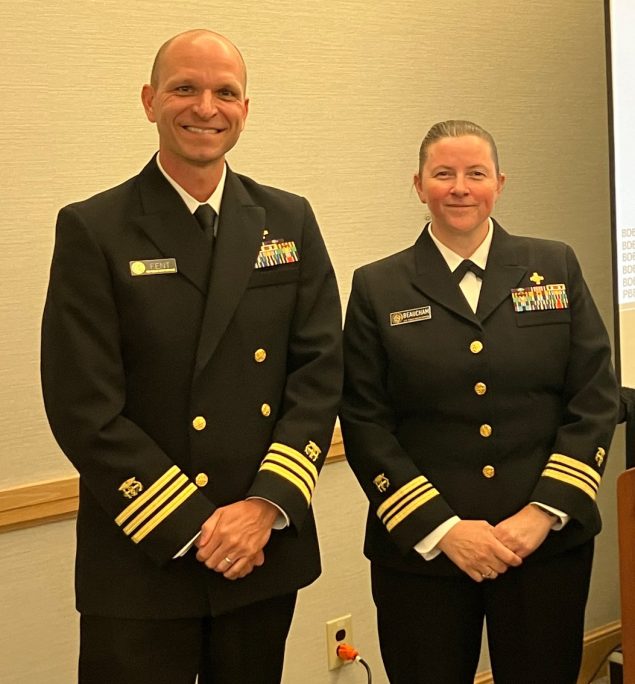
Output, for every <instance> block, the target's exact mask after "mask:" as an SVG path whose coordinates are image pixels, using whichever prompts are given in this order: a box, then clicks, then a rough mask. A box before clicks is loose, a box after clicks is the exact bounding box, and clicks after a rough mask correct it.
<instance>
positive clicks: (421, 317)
mask: <svg viewBox="0 0 635 684" xmlns="http://www.w3.org/2000/svg"><path fill="white" fill-rule="evenodd" d="M430 318H432V312H431V310H430V307H429V306H418V307H417V308H415V309H404V310H403V311H392V312H391V313H390V325H391V326H395V325H404V324H405V323H418V322H419V321H427V320H429V319H430Z"/></svg>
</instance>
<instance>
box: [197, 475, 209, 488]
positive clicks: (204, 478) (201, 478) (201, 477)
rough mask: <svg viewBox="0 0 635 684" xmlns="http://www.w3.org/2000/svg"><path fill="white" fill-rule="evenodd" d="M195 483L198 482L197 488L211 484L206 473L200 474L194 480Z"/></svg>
mask: <svg viewBox="0 0 635 684" xmlns="http://www.w3.org/2000/svg"><path fill="white" fill-rule="evenodd" d="M194 482H196V486H197V487H204V486H205V485H206V484H207V483H208V482H209V477H207V475H206V474H205V473H199V474H198V475H197V476H196V477H195V478H194Z"/></svg>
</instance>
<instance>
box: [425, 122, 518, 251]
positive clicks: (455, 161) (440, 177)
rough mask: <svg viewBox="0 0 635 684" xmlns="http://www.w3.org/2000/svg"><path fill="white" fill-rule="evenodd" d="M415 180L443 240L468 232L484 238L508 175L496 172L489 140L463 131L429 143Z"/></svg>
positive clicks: (465, 234) (434, 225) (434, 228)
mask: <svg viewBox="0 0 635 684" xmlns="http://www.w3.org/2000/svg"><path fill="white" fill-rule="evenodd" d="M414 181H415V187H416V189H417V194H418V195H419V199H420V200H421V201H422V202H423V203H424V204H427V205H428V209H429V210H430V214H431V216H432V228H433V230H434V233H435V235H436V236H437V237H438V238H439V239H440V240H441V241H444V238H446V239H449V240H452V239H453V238H456V237H458V236H468V235H471V236H473V237H474V238H480V239H481V240H482V239H484V238H485V235H486V234H487V228H488V219H489V217H490V215H491V213H492V210H493V208H494V204H495V203H496V200H497V199H498V196H499V195H500V193H501V191H502V189H503V185H504V184H505V176H504V175H503V174H499V173H497V172H496V166H495V164H494V160H493V159H492V150H491V148H490V145H489V143H488V142H487V141H486V140H484V139H483V138H479V137H478V136H476V135H463V136H460V137H458V138H441V140H437V142H435V143H433V144H432V145H430V147H429V148H428V150H427V155H426V160H425V163H424V165H423V169H422V170H421V173H419V174H417V175H416V176H415V179H414Z"/></svg>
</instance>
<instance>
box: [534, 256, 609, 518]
mask: <svg viewBox="0 0 635 684" xmlns="http://www.w3.org/2000/svg"><path fill="white" fill-rule="evenodd" d="M566 263H567V271H568V278H567V280H568V300H569V307H570V310H571V337H570V347H569V359H568V365H567V371H566V378H565V387H564V396H563V407H564V410H563V421H562V425H561V427H560V428H559V430H558V432H557V434H556V439H555V441H554V445H553V449H552V453H551V456H550V457H549V460H548V462H547V464H546V466H545V468H544V470H543V472H542V475H541V477H540V479H539V481H538V484H537V485H536V488H535V490H534V492H533V495H532V499H531V500H532V501H540V502H541V503H545V504H547V505H550V506H552V507H554V508H557V509H559V510H562V511H564V512H565V513H567V514H569V515H570V516H571V517H572V518H573V519H576V520H578V521H579V522H580V523H581V524H582V525H585V524H587V523H590V522H591V521H592V519H593V516H594V511H595V499H596V495H597V492H598V488H599V486H600V481H601V478H602V474H603V473H604V468H605V467H606V456H607V452H608V448H609V445H610V442H611V438H612V436H613V431H614V429H615V425H616V422H617V416H618V409H619V392H618V386H617V382H616V380H615V375H614V372H613V368H612V365H611V348H610V343H609V339H608V335H607V333H606V329H605V328H604V324H603V323H602V320H601V318H600V315H599V313H598V310H597V308H596V306H595V303H594V302H593V299H592V297H591V293H590V292H589V289H588V287H587V285H586V283H585V282H584V278H583V276H582V272H581V269H580V265H579V263H578V261H577V259H576V257H575V254H574V253H573V250H572V249H571V248H570V247H567V249H566Z"/></svg>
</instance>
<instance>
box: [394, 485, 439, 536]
mask: <svg viewBox="0 0 635 684" xmlns="http://www.w3.org/2000/svg"><path fill="white" fill-rule="evenodd" d="M438 495H439V492H438V491H437V490H436V489H434V487H433V488H432V489H430V490H428V491H427V492H426V493H425V494H421V495H420V496H418V497H417V498H416V499H415V500H414V501H412V502H411V503H409V504H408V505H407V506H406V507H405V508H404V509H403V510H402V511H401V512H399V513H398V514H397V515H396V516H395V517H394V518H392V519H391V520H390V522H388V523H386V529H387V530H388V531H389V532H391V531H392V530H393V529H394V528H395V527H396V526H397V525H399V523H400V522H402V521H403V520H405V519H406V518H407V517H408V516H409V515H410V514H411V513H412V512H413V511H416V510H417V508H419V507H420V506H423V505H424V504H426V503H428V501H430V499H434V497H435V496H438Z"/></svg>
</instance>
